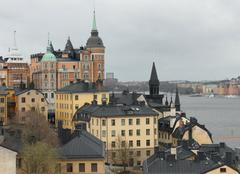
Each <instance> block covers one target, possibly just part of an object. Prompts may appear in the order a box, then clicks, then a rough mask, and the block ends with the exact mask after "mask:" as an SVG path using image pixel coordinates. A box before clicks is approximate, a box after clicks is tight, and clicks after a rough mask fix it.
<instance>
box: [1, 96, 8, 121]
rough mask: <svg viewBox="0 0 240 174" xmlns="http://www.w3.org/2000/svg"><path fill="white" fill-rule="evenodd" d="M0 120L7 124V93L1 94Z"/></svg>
mask: <svg viewBox="0 0 240 174" xmlns="http://www.w3.org/2000/svg"><path fill="white" fill-rule="evenodd" d="M0 109H1V110H0V120H1V121H3V124H4V125H6V124H7V121H8V120H7V95H0Z"/></svg>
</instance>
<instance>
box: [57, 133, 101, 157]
mask: <svg viewBox="0 0 240 174" xmlns="http://www.w3.org/2000/svg"><path fill="white" fill-rule="evenodd" d="M104 148H105V147H104V144H103V142H102V141H101V140H99V139H97V138H96V137H94V136H93V135H91V134H90V133H88V132H86V131H84V130H77V131H75V132H74V136H73V138H72V139H71V140H70V141H68V142H67V143H66V144H64V145H63V146H62V147H60V148H59V154H60V158H62V159H88V158H104V155H105V151H104Z"/></svg>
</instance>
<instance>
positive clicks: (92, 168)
mask: <svg viewBox="0 0 240 174" xmlns="http://www.w3.org/2000/svg"><path fill="white" fill-rule="evenodd" d="M91 171H92V172H97V163H92V164H91Z"/></svg>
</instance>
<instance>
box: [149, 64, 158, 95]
mask: <svg viewBox="0 0 240 174" xmlns="http://www.w3.org/2000/svg"><path fill="white" fill-rule="evenodd" d="M159 85H160V82H159V80H158V76H157V71H156V67H155V62H153V65H152V72H151V77H150V80H149V90H150V95H159Z"/></svg>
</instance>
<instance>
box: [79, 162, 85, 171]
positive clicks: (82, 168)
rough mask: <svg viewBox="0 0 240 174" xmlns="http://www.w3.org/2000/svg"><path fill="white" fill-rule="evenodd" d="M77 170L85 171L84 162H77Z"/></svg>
mask: <svg viewBox="0 0 240 174" xmlns="http://www.w3.org/2000/svg"><path fill="white" fill-rule="evenodd" d="M79 172H85V163H79Z"/></svg>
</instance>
